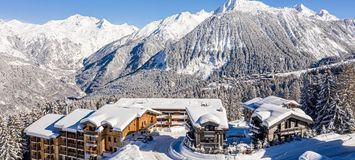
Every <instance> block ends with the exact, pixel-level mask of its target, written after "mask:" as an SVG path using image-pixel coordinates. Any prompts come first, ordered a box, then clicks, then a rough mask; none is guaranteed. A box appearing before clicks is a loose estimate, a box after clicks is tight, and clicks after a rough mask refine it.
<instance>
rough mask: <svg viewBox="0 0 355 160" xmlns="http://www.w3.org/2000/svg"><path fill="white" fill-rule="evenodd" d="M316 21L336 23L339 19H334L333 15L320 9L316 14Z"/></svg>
mask: <svg viewBox="0 0 355 160" xmlns="http://www.w3.org/2000/svg"><path fill="white" fill-rule="evenodd" d="M317 16H318V19H322V20H324V21H337V20H339V18H337V17H335V16H334V15H332V14H330V13H329V12H328V11H327V10H325V9H321V10H320V11H319V13H318V14H317Z"/></svg>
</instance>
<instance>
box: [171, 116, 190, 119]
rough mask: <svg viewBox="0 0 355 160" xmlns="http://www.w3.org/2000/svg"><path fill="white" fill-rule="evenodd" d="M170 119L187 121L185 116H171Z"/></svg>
mask: <svg viewBox="0 0 355 160" xmlns="http://www.w3.org/2000/svg"><path fill="white" fill-rule="evenodd" d="M171 118H172V119H187V115H172V116H171Z"/></svg>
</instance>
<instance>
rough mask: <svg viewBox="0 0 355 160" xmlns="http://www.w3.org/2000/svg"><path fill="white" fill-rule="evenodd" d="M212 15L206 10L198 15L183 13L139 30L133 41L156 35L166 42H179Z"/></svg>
mask: <svg viewBox="0 0 355 160" xmlns="http://www.w3.org/2000/svg"><path fill="white" fill-rule="evenodd" d="M211 15H212V13H210V12H206V11H204V10H202V11H200V12H197V13H196V14H193V13H190V12H181V13H179V14H175V15H172V16H170V17H167V18H165V19H162V20H159V21H154V22H151V23H149V24H148V25H146V26H144V27H143V28H142V29H141V30H139V31H138V32H137V33H136V34H135V35H134V36H133V39H137V38H142V37H148V36H149V35H151V34H153V33H154V34H153V35H154V36H158V37H161V38H162V39H164V41H165V40H168V39H171V40H177V39H180V38H181V37H183V36H184V35H186V34H187V33H188V32H190V31H191V30H192V29H194V28H195V27H196V26H197V25H198V24H200V23H201V22H202V21H204V20H205V19H206V18H208V17H210V16H211Z"/></svg>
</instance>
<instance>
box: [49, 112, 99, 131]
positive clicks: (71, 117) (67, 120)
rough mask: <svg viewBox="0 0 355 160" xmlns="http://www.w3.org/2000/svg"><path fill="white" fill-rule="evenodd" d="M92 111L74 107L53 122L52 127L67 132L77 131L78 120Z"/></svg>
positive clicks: (78, 127) (78, 126)
mask: <svg viewBox="0 0 355 160" xmlns="http://www.w3.org/2000/svg"><path fill="white" fill-rule="evenodd" d="M93 112H94V111H93V110H88V109H76V110H74V111H73V112H71V113H69V114H68V115H66V116H65V117H64V118H62V119H61V120H59V121H58V122H57V123H55V124H54V127H56V128H58V129H61V130H63V131H67V132H74V133H75V132H77V131H78V130H79V129H80V121H81V120H82V119H84V118H86V117H88V116H90V115H91V114H92V113H93Z"/></svg>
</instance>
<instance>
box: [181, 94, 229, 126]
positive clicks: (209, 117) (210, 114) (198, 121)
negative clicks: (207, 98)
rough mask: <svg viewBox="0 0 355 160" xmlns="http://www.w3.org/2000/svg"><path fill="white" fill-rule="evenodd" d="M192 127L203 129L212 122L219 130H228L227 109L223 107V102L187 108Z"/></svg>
mask: <svg viewBox="0 0 355 160" xmlns="http://www.w3.org/2000/svg"><path fill="white" fill-rule="evenodd" d="M186 111H187V114H188V115H189V117H190V119H191V122H192V125H194V126H195V127H199V128H200V127H202V126H203V125H204V124H205V123H208V122H212V123H215V124H217V125H218V128H219V129H224V130H226V129H228V128H229V127H228V120H227V113H226V109H225V108H224V107H223V105H222V101H221V100H219V103H214V104H200V106H188V107H186Z"/></svg>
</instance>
